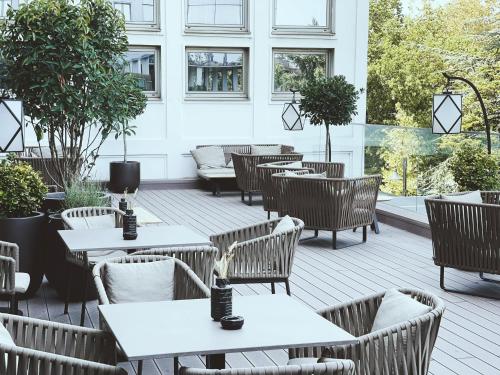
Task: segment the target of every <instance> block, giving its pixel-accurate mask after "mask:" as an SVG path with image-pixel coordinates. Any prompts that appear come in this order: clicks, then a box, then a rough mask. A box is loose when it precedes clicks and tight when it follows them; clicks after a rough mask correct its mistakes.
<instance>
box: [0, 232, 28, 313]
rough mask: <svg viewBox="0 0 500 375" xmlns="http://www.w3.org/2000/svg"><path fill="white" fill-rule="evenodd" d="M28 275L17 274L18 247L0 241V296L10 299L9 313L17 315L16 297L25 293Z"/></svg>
mask: <svg viewBox="0 0 500 375" xmlns="http://www.w3.org/2000/svg"><path fill="white" fill-rule="evenodd" d="M29 285H30V275H29V274H27V273H21V272H19V247H18V246H17V245H16V244H14V243H9V242H4V241H0V295H7V296H9V299H10V306H9V312H10V313H11V314H18V313H20V312H19V311H18V303H17V302H18V296H19V295H21V294H24V293H26V291H27V290H28V287H29Z"/></svg>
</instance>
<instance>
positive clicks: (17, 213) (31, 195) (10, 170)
mask: <svg viewBox="0 0 500 375" xmlns="http://www.w3.org/2000/svg"><path fill="white" fill-rule="evenodd" d="M45 194H47V187H46V186H45V184H44V183H43V181H42V178H41V176H40V174H39V173H38V172H36V171H35V170H33V168H31V166H30V165H28V164H26V163H19V162H16V161H14V160H12V159H11V158H9V159H8V160H2V161H1V162H0V217H3V218H5V217H7V218H17V217H29V216H31V215H32V214H33V212H34V211H37V210H38V209H39V208H40V207H41V205H42V202H43V199H44V197H45Z"/></svg>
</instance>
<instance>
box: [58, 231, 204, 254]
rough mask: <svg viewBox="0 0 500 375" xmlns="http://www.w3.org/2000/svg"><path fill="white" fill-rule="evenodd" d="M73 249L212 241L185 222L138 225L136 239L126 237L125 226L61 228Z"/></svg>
mask: <svg viewBox="0 0 500 375" xmlns="http://www.w3.org/2000/svg"><path fill="white" fill-rule="evenodd" d="M58 232H59V235H60V236H61V238H62V240H63V241H64V243H65V245H66V247H67V248H68V250H69V251H72V252H77V251H99V250H137V249H152V248H161V247H175V246H205V245H211V244H212V242H210V240H209V239H208V238H207V237H204V236H202V235H200V234H198V233H196V232H195V231H194V230H192V229H191V228H188V227H185V226H183V225H154V226H146V227H137V238H136V239H135V240H124V239H123V229H122V228H99V229H74V230H60V231H58Z"/></svg>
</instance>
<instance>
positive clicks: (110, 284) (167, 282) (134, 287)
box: [103, 259, 175, 303]
mask: <svg viewBox="0 0 500 375" xmlns="http://www.w3.org/2000/svg"><path fill="white" fill-rule="evenodd" d="M174 270H175V262H174V260H173V259H168V260H161V261H156V262H148V263H106V267H105V269H104V272H105V274H104V277H103V283H104V287H105V289H106V293H107V294H108V298H109V302H110V303H127V302H153V301H171V300H173V299H174Z"/></svg>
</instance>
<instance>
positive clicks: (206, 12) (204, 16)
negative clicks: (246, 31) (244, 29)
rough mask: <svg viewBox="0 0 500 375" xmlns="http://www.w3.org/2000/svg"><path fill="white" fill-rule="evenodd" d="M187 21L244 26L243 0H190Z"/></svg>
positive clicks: (202, 23)
mask: <svg viewBox="0 0 500 375" xmlns="http://www.w3.org/2000/svg"><path fill="white" fill-rule="evenodd" d="M187 23H188V24H199V25H223V26H242V25H243V0H188V1H187Z"/></svg>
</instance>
